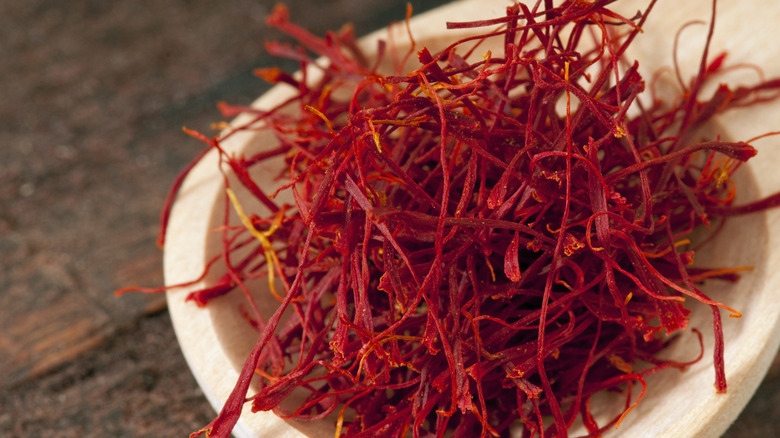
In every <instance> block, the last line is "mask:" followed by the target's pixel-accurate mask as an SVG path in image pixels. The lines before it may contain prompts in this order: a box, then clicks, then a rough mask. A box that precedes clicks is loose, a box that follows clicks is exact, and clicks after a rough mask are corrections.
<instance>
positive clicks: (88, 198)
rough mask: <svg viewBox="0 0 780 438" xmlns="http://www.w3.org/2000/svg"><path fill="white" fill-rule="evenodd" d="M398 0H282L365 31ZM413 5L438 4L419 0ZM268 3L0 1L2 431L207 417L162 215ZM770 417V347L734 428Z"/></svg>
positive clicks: (252, 86)
mask: <svg viewBox="0 0 780 438" xmlns="http://www.w3.org/2000/svg"><path fill="white" fill-rule="evenodd" d="M405 3H406V2H405V1H404V0H382V1H378V0H373V1H370V2H369V1H363V0H337V1H332V2H321V1H316V0H289V1H287V4H288V5H289V6H290V9H291V10H292V16H293V19H294V21H297V22H299V23H301V24H303V25H305V26H306V27H308V28H309V29H311V30H312V31H315V32H322V31H324V30H326V29H329V28H336V27H339V26H341V24H342V23H344V22H347V21H350V22H353V23H354V24H355V26H356V29H357V32H358V33H360V34H363V33H366V32H368V31H370V30H372V29H374V28H376V27H380V26H381V25H384V24H386V23H387V22H388V21H389V20H391V19H402V18H403V16H404V12H405V8H404V6H403V5H404V4H405ZM412 3H413V4H414V5H415V8H416V10H422V9H425V8H429V7H433V6H436V5H438V4H442V3H445V2H443V1H438V2H437V1H433V0H429V1H418V2H412ZM272 4H273V2H270V1H264V0H255V1H251V0H233V1H229V2H220V3H216V2H213V1H208V0H134V1H130V0H119V1H113V2H106V1H102V0H72V1H68V2H48V1H45V0H28V1H24V2H20V1H14V0H0V59H2V62H0V78H2V80H0V141H1V142H2V146H0V431H2V432H0V435H2V436H4V437H124V436H127V437H136V436H153V437H177V436H178V437H184V436H187V434H188V433H189V432H191V431H193V430H196V429H198V428H199V427H200V426H202V425H204V424H206V423H207V422H208V421H210V419H211V418H212V416H213V415H214V414H213V412H212V411H211V408H210V407H209V406H208V404H207V403H206V401H205V399H204V398H203V395H202V393H201V392H200V390H199V389H198V387H197V385H196V383H195V381H194V380H193V378H192V377H191V375H190V373H189V370H188V369H187V367H186V364H185V363H184V360H183V358H182V356H181V353H180V351H179V349H178V346H177V344H176V339H175V336H174V334H173V330H172V328H171V325H170V319H169V317H168V314H167V310H166V306H165V302H164V298H163V296H162V295H152V296H146V295H140V294H138V295H126V296H124V297H122V298H119V299H118V298H115V297H114V295H113V294H112V291H113V290H115V289H117V288H120V287H123V286H127V285H131V284H134V285H145V286H155V285H159V284H161V283H162V274H161V271H162V269H161V261H162V255H161V252H160V250H159V249H158V248H156V247H155V243H154V242H155V236H156V232H157V218H158V213H159V210H160V208H161V206H162V202H163V198H164V196H165V194H166V192H167V189H168V187H169V185H170V184H171V182H172V180H173V178H174V176H175V175H176V173H177V172H178V171H179V170H180V169H181V168H182V167H183V166H184V165H185V164H186V163H187V162H188V161H189V160H190V159H191V158H192V157H194V156H195V155H196V153H197V152H198V151H199V150H200V147H201V145H200V144H199V143H198V142H196V141H195V140H192V139H190V138H189V137H187V136H186V135H184V134H183V133H182V132H181V127H182V126H187V127H191V128H195V129H198V130H202V131H205V132H208V131H209V126H210V124H211V123H212V122H216V121H220V120H221V118H220V115H219V113H218V112H217V110H216V109H215V103H216V102H217V101H219V100H225V101H229V102H232V103H249V102H250V101H251V100H253V98H254V97H256V96H258V95H260V94H261V93H262V92H263V91H264V90H265V88H266V85H265V84H264V83H263V82H262V81H261V80H259V79H257V78H255V77H253V76H252V74H251V71H252V69H253V68H256V67H260V66H270V65H272V64H273V63H274V61H272V60H270V59H269V58H268V57H267V56H266V55H265V54H264V51H263V41H264V40H266V39H269V38H277V37H278V35H277V34H276V33H273V32H271V31H269V30H268V29H267V28H266V27H265V25H264V22H263V20H264V17H265V15H266V14H267V13H268V11H269V8H270V7H271V6H272ZM776 431H780V361H778V360H776V361H775V364H774V365H773V367H772V369H771V370H770V373H769V375H768V376H767V378H766V379H765V381H764V383H763V384H762V386H761V387H760V389H759V391H758V393H757V394H756V396H755V397H754V398H753V400H752V401H751V403H750V404H749V405H748V407H747V409H746V410H745V412H744V413H743V414H742V416H741V417H740V418H739V420H738V421H737V422H736V423H735V424H734V426H733V427H732V428H731V429H730V430H729V432H728V433H727V434H726V437H731V438H742V437H759V436H762V437H763V436H773V435H774V432H776Z"/></svg>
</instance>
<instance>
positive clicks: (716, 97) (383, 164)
mask: <svg viewBox="0 0 780 438" xmlns="http://www.w3.org/2000/svg"><path fill="white" fill-rule="evenodd" d="M612 2H613V1H612V0H599V1H595V2H564V4H563V5H561V6H554V4H553V2H552V1H544V2H542V1H541V0H540V1H539V2H537V3H536V5H535V6H533V7H532V8H529V7H528V6H526V5H525V4H520V3H518V4H515V5H512V6H510V7H508V8H507V11H506V15H505V16H501V17H494V18H491V19H486V20H479V21H470V22H468V21H467V22H458V23H448V27H449V28H455V29H464V28H468V29H472V30H473V32H474V33H473V36H471V37H468V38H464V39H461V40H457V41H453V42H452V43H451V44H449V45H448V47H446V48H445V50H443V51H441V52H438V53H433V52H431V51H430V50H428V49H427V48H420V49H419V50H418V52H417V55H418V56H417V61H418V64H417V67H416V68H413V69H412V70H411V71H404V65H401V61H400V58H402V57H401V56H399V53H398V48H397V47H395V44H394V42H393V41H389V42H387V43H382V46H381V47H380V50H379V51H378V53H379V55H378V56H379V57H381V56H388V57H391V58H393V59H390V61H393V60H395V63H393V62H391V64H393V65H392V67H391V68H390V72H389V73H384V72H380V71H378V70H377V69H376V68H370V67H368V66H369V65H373V66H378V65H380V64H381V61H382V60H381V59H377V60H369V59H368V57H367V56H365V54H363V53H362V52H361V51H360V49H359V48H358V47H359V46H358V44H357V43H356V41H355V40H354V36H353V34H352V32H351V31H350V30H349V29H347V30H345V31H342V32H339V33H328V34H327V35H326V36H325V37H324V38H320V37H317V36H315V35H313V34H311V33H309V32H308V31H306V30H304V29H302V28H300V27H298V26H296V25H294V24H292V23H291V22H290V21H289V13H288V11H287V10H286V9H285V8H284V7H281V6H280V7H277V8H276V9H275V10H274V12H273V13H272V14H271V16H270V17H269V19H268V22H269V24H270V25H273V26H276V27H278V28H279V29H281V30H282V31H284V32H286V33H288V34H289V35H291V36H293V37H294V38H296V39H297V40H298V42H299V44H300V45H301V46H302V48H303V49H306V50H309V51H311V52H313V53H316V54H318V55H321V56H323V59H324V60H325V62H318V63H317V64H316V65H315V61H314V60H313V59H311V58H310V57H309V55H307V54H306V51H305V50H299V49H298V48H294V47H288V46H283V45H280V44H274V43H271V44H269V45H268V47H269V50H270V51H272V52H273V53H274V54H277V55H280V56H286V57H289V58H292V59H294V60H297V61H298V62H300V64H301V65H302V67H303V68H304V70H303V71H304V72H305V70H306V68H308V67H312V68H317V69H319V70H321V72H322V73H323V75H322V78H321V79H320V80H318V81H312V80H311V78H310V77H308V75H307V74H305V73H304V74H303V75H302V76H301V77H297V76H294V75H291V74H289V73H285V72H282V71H280V70H278V69H262V70H258V71H257V72H256V73H257V75H258V76H260V77H262V78H264V79H266V80H268V81H270V82H273V83H278V84H279V85H278V86H287V87H292V88H293V89H294V90H295V92H296V95H295V97H293V98H291V99H289V100H287V101H286V102H283V103H281V104H280V105H279V106H278V107H277V108H273V109H271V110H268V111H259V110H251V109H247V110H246V111H245V112H248V113H250V114H252V116H253V119H252V121H251V122H250V123H248V124H246V125H245V126H239V127H235V128H232V129H231V130H230V131H227V132H226V133H225V134H223V135H222V136H218V137H215V138H208V137H206V136H204V135H202V134H199V133H195V132H192V131H187V132H188V133H189V134H190V135H192V136H193V137H196V138H198V139H200V140H201V141H203V142H205V143H206V145H207V148H206V149H205V151H204V153H202V154H201V155H199V156H198V157H197V158H196V160H195V161H194V162H193V163H192V164H190V165H189V166H188V167H187V168H185V169H184V171H183V172H182V174H181V175H180V176H179V177H178V178H177V180H176V182H175V183H174V185H173V187H172V189H171V194H170V196H169V198H168V201H167V202H166V206H165V208H164V212H163V215H162V234H161V235H164V232H165V228H166V227H167V217H168V212H169V209H170V205H171V203H172V202H173V199H174V197H175V194H176V191H177V190H178V189H179V187H180V186H181V182H182V181H183V178H184V177H185V176H186V174H187V173H188V172H189V170H190V169H192V167H193V166H194V164H195V163H197V162H199V161H200V160H201V159H202V157H203V156H204V155H205V153H207V152H211V151H213V152H214V153H217V154H219V156H220V161H221V162H222V163H225V164H227V166H223V171H224V172H225V176H227V175H231V176H234V177H235V179H234V180H235V181H236V182H235V183H234V184H238V185H240V186H241V187H243V188H244V189H246V191H247V192H248V196H251V197H253V198H254V199H255V200H257V201H259V202H260V203H262V204H264V205H265V207H267V208H268V209H269V211H270V213H268V214H267V215H265V216H258V215H256V214H252V212H249V213H248V214H245V213H244V212H243V211H241V210H240V206H239V205H233V208H234V209H239V211H238V212H239V216H241V219H242V222H241V223H240V224H233V223H228V214H227V213H228V212H227V211H226V212H225V219H224V220H225V222H224V224H223V227H222V228H221V231H222V233H223V239H222V243H223V248H222V257H221V258H216V259H214V261H212V262H210V263H209V264H208V266H207V268H206V269H207V270H216V269H220V267H221V268H223V269H224V270H225V272H227V273H226V274H224V275H223V276H222V277H220V280H219V281H218V282H217V283H215V284H212V285H210V286H208V287H206V288H204V289H203V290H200V291H195V292H193V293H192V294H191V295H190V298H191V299H193V300H195V301H196V302H197V303H198V304H199V305H207V303H208V301H209V300H212V299H214V298H216V297H218V296H222V295H224V294H227V293H235V292H232V290H233V289H237V288H238V289H241V290H243V293H244V294H245V295H246V303H245V304H244V306H243V307H242V310H241V311H242V315H243V317H244V318H245V319H247V320H249V324H251V326H252V327H254V329H255V330H257V331H258V332H259V337H258V342H257V344H256V345H255V346H254V348H253V349H252V352H251V353H250V354H249V356H248V357H247V359H246V362H245V364H244V366H243V368H242V370H241V373H240V378H239V381H238V382H237V383H236V386H235V388H234V390H233V392H232V393H231V395H230V397H229V399H228V400H227V402H226V403H225V406H224V408H223V409H222V410H221V412H220V413H219V415H218V416H217V417H216V418H215V419H214V421H212V422H211V423H210V424H209V425H207V426H206V427H204V428H203V429H201V430H200V431H198V432H195V433H194V434H193V435H192V436H200V435H202V434H204V433H206V434H207V435H208V436H211V437H227V436H229V434H230V432H231V430H232V428H233V426H234V425H235V423H236V421H238V418H239V415H240V412H241V408H242V407H243V405H244V404H245V403H251V404H252V409H253V410H254V411H258V410H273V411H274V412H276V413H277V414H278V415H281V416H283V417H291V418H301V419H320V418H326V417H328V416H329V415H333V416H334V417H335V420H334V421H335V423H336V425H335V428H336V431H337V432H336V433H337V434H340V435H341V436H350V437H361V436H366V437H368V436H372V437H379V436H381V437H399V438H400V437H406V436H408V435H411V436H413V437H419V436H437V437H443V436H457V437H471V436H480V437H487V436H507V435H508V434H509V433H510V430H515V431H519V432H520V433H521V435H522V436H523V437H534V436H541V437H553V436H555V437H565V436H568V429H569V428H570V427H571V425H572V424H573V423H574V422H575V421H577V419H578V418H579V419H580V420H581V421H582V423H583V424H584V427H585V429H586V430H587V433H589V436H599V435H600V434H601V433H603V432H604V431H606V430H607V428H610V427H614V426H616V425H619V424H620V422H621V421H622V420H623V419H624V418H625V417H626V416H629V415H631V413H630V411H631V410H632V409H633V408H634V407H635V406H636V405H637V403H640V402H641V399H642V396H643V394H644V393H645V390H646V382H645V378H646V377H647V376H648V375H650V374H653V373H655V372H658V371H661V370H663V369H666V368H670V367H675V368H683V367H685V366H687V365H689V364H690V363H692V362H685V358H683V360H682V361H679V360H678V361H674V360H667V359H660V358H659V357H658V355H657V354H658V353H659V352H660V351H661V350H662V349H663V348H664V347H665V346H666V345H668V343H669V342H670V341H669V339H670V338H669V335H673V334H676V333H678V332H679V331H680V330H683V329H684V328H686V326H687V324H688V316H689V314H690V312H691V311H692V309H694V308H696V307H702V308H703V307H704V306H709V307H710V309H711V311H712V313H713V330H714V333H715V348H714V353H713V354H714V363H715V366H714V371H715V385H716V388H717V390H718V391H725V390H726V380H725V370H724V361H723V356H724V352H723V349H724V343H723V331H722V326H721V320H720V309H721V308H722V309H726V310H729V311H730V312H732V314H733V316H738V312H737V311H736V310H735V309H733V308H732V307H729V306H728V305H726V304H724V303H720V302H715V301H713V300H711V299H710V298H709V297H707V295H706V294H705V293H704V292H703V290H702V287H701V282H702V280H704V279H707V278H718V279H725V280H730V281H734V280H736V279H737V278H738V275H737V273H738V271H740V270H741V269H742V268H733V267H714V268H711V269H705V268H699V267H691V266H689V264H690V262H691V261H692V258H693V250H692V249H691V247H692V246H691V245H692V244H691V240H690V239H689V237H690V236H691V234H692V233H693V232H694V230H697V229H699V228H700V227H701V226H702V225H706V224H708V223H709V222H710V221H715V220H718V221H721V220H725V219H726V218H727V217H729V216H732V215H735V214H744V213H750V212H754V211H759V210H764V209H767V208H771V207H775V206H778V205H780V195H777V194H775V195H772V196H769V197H767V198H765V199H762V200H759V201H754V202H752V203H748V204H742V205H734V199H733V198H734V196H733V195H734V184H733V182H732V181H731V175H732V173H733V171H734V170H735V169H736V168H737V167H738V166H739V164H740V163H742V162H745V161H747V160H748V159H750V158H751V157H753V156H754V155H755V153H756V150H755V149H754V148H753V146H751V145H750V144H749V142H741V141H723V140H721V139H720V137H719V136H718V135H717V133H715V134H713V135H711V136H708V137H707V138H701V139H699V138H696V139H695V140H694V139H693V138H692V131H693V129H695V128H699V127H701V126H703V125H705V124H707V123H709V122H710V121H711V120H712V118H713V117H715V116H716V115H718V114H722V113H724V112H726V111H728V110H729V109H732V108H738V107H741V106H746V105H752V104H755V103H758V102H762V101H764V100H765V99H767V97H766V95H765V94H760V93H762V92H767V91H769V92H776V88H777V87H778V86H779V85H778V84H780V80H776V79H770V80H764V79H763V78H761V80H760V82H759V83H758V84H755V85H750V86H742V87H739V88H738V89H736V90H734V91H732V90H731V89H730V88H728V87H727V86H725V85H723V86H721V87H719V88H718V89H717V90H716V92H715V93H714V94H713V95H712V96H709V97H706V96H703V95H702V89H703V88H704V87H703V86H704V85H705V84H707V83H708V82H709V81H711V80H713V78H715V77H716V76H717V75H719V74H721V73H722V72H723V71H725V70H727V69H729V68H732V67H730V66H728V65H727V63H726V57H725V56H724V55H720V56H719V57H717V58H715V59H714V60H709V59H707V58H708V57H707V53H708V50H709V44H710V41H711V39H712V35H713V32H714V20H715V12H714V6H715V2H714V1H713V13H712V22H711V23H710V26H709V30H708V34H707V40H706V41H707V42H706V45H705V48H704V51H703V56H702V59H701V63H700V68H699V70H698V74H697V76H695V77H694V78H692V79H691V80H690V82H688V83H687V84H686V82H684V81H683V79H682V78H681V79H680V86H681V87H683V89H682V90H680V92H681V97H679V98H677V99H670V100H668V101H665V102H663V103H654V104H653V105H652V106H650V107H646V106H644V105H642V104H641V103H640V102H639V101H638V96H639V95H640V93H641V92H642V91H643V90H644V89H645V82H644V79H643V78H642V77H641V75H640V74H639V72H638V69H637V63H636V62H635V61H634V60H630V59H626V58H625V52H626V49H627V48H628V46H629V44H630V43H631V41H633V40H634V39H635V38H636V37H637V35H638V33H639V32H640V31H641V26H642V24H643V23H644V21H645V20H646V18H647V15H648V14H649V13H650V10H651V9H652V7H653V6H654V4H655V2H650V3H649V5H648V7H647V8H646V9H645V10H644V11H641V13H639V14H638V15H637V16H635V17H631V18H628V17H623V16H621V15H619V14H617V13H615V12H614V11H612V10H610V9H608V6H609V5H610V4H611V3H612ZM410 14H411V11H408V13H407V30H408V19H409V15H410ZM585 36H591V37H592V39H593V41H594V44H595V46H589V45H587V43H586V42H585V41H583V38H584V37H585ZM410 38H411V35H410ZM496 44H497V45H498V46H499V47H501V48H502V49H503V50H496V51H495V53H493V51H491V52H488V53H487V54H486V55H485V56H484V57H480V56H477V51H478V50H480V48H481V47H486V46H490V45H492V47H495V46H496ZM501 52H503V53H501ZM409 53H413V52H411V51H410V52H409ZM407 57H409V56H408V55H407V56H406V57H403V58H404V59H405V58H407ZM404 62H405V61H404ZM410 63H411V61H410ZM678 74H679V72H678ZM220 106H221V107H222V109H223V111H225V112H226V113H230V114H234V113H237V112H242V111H244V109H242V108H241V107H233V106H230V105H227V104H221V105H220ZM561 108H563V109H561ZM283 109H285V110H292V111H282V110H283ZM629 109H631V111H629ZM258 129H267V130H269V131H271V132H272V133H273V134H274V136H275V138H277V139H278V144H273V145H270V146H269V147H268V148H267V149H266V150H264V151H260V152H257V153H254V154H253V155H249V156H246V157H244V156H241V157H235V156H232V155H230V154H229V152H228V151H225V150H223V149H222V147H221V145H220V143H221V141H223V140H224V139H225V138H226V137H227V136H230V135H231V134H232V133H234V132H238V131H242V130H258ZM770 134H771V133H769V134H767V135H770ZM757 138H760V137H756V139H757ZM751 141H752V140H751ZM280 157H284V160H285V165H284V166H282V167H283V168H281V169H279V175H278V176H279V178H280V179H281V180H282V181H283V182H282V187H280V188H278V189H276V188H269V187H262V186H261V185H260V184H258V183H257V182H256V179H255V177H256V175H257V172H259V171H260V172H262V171H261V170H258V169H259V166H260V165H263V164H267V163H268V162H269V161H270V160H272V159H279V158H280ZM226 181H227V180H226ZM226 186H227V183H226ZM228 189H229V188H228ZM273 190H276V191H273ZM283 191H287V192H289V193H290V194H291V198H292V199H294V205H283V204H281V203H280V202H279V201H277V199H278V198H277V195H278V194H279V193H281V192H283ZM231 193H232V192H231ZM237 203H238V201H236V204H237ZM225 208H226V210H227V209H229V208H230V204H229V202H228V201H226V204H225ZM717 229H719V228H716V229H715V230H714V231H717ZM160 243H161V244H162V243H163V241H162V240H160ZM238 250H241V252H242V258H240V259H237V260H235V261H231V255H233V254H234V253H236V252H237V251H238ZM247 251H249V252H248V255H243V254H247ZM220 261H222V263H224V266H220V265H219V263H220ZM204 275H205V273H204ZM263 276H267V277H268V278H269V281H270V282H271V283H272V284H276V285H278V287H274V286H269V287H272V288H273V289H272V291H274V290H275V291H276V292H277V294H278V299H279V301H280V302H279V304H278V308H277V310H276V311H275V312H274V313H273V314H272V315H261V314H260V311H259V310H258V308H257V307H256V306H255V305H254V300H256V299H257V298H256V297H253V296H252V295H251V294H250V291H249V290H248V287H247V285H246V283H245V282H246V281H247V280H250V279H256V278H258V277H263ZM275 279H276V280H278V281H277V282H274V280H275ZM163 289H164V288H161V289H154V290H163ZM122 292H125V290H123V291H122ZM188 299H189V298H188ZM263 299H265V295H264V296H263ZM689 307H690V309H689ZM247 308H249V309H251V311H249V310H246V309H247ZM694 330H695V329H694ZM696 334H697V335H699V337H700V334H699V333H698V332H696ZM700 339H701V337H700ZM700 343H701V344H702V354H703V351H704V349H705V346H704V345H703V341H701V340H700ZM700 358H701V355H700V357H699V358H698V359H700ZM698 359H695V360H698ZM695 360H694V361H695ZM253 379H255V380H256V381H257V382H259V383H258V384H257V388H255V389H256V395H254V396H252V397H247V394H248V391H249V389H250V384H251V382H252V381H253ZM637 384H638V385H639V387H638V388H637V387H636V385H637ZM294 391H295V392H296V393H298V394H303V395H302V396H300V398H299V399H297V401H298V405H297V406H295V407H294V408H293V409H289V408H285V409H282V407H281V406H280V403H281V402H282V401H284V400H286V399H287V398H288V397H289V396H290V394H292V393H293V392H294ZM605 391H611V392H617V393H620V394H621V396H622V397H624V398H625V403H624V407H623V409H622V410H620V411H619V412H614V413H612V414H611V416H609V417H608V418H596V417H595V416H593V415H592V413H591V409H592V407H591V403H592V397H593V395H594V394H597V393H600V392H605ZM637 393H638V395H637Z"/></svg>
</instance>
